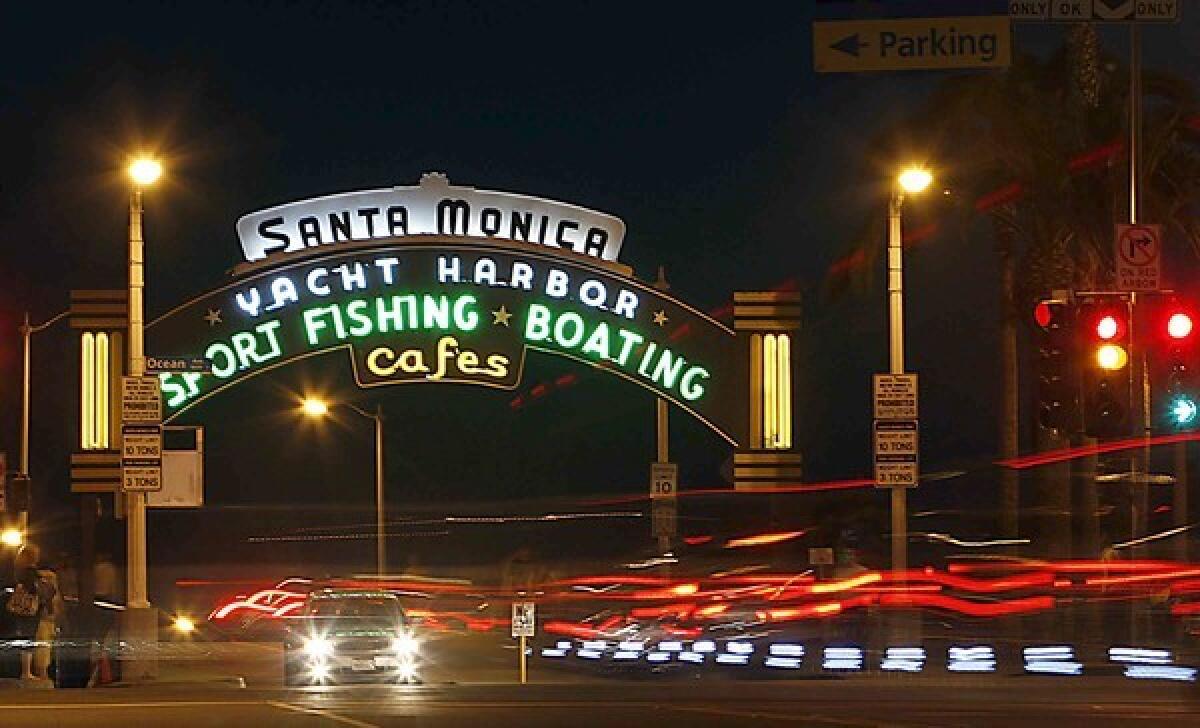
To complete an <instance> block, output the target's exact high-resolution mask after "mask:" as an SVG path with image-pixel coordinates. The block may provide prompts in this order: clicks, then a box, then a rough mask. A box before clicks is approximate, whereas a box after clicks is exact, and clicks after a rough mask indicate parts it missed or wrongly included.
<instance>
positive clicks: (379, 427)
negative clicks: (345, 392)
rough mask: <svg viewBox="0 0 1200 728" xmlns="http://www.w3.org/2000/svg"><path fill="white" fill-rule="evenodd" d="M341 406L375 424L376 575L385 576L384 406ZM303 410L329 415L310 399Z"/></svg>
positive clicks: (323, 406)
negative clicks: (371, 409)
mask: <svg viewBox="0 0 1200 728" xmlns="http://www.w3.org/2000/svg"><path fill="white" fill-rule="evenodd" d="M339 404H341V405H343V406H344V407H346V408H347V409H349V410H351V411H352V412H354V413H355V414H358V415H361V416H363V417H366V418H367V419H369V420H371V421H373V422H374V423H375V573H376V574H377V575H378V576H383V575H384V573H385V572H386V571H387V549H386V539H387V529H386V526H385V524H384V519H383V513H384V508H383V505H384V502H383V406H382V405H378V404H377V405H375V412H373V413H372V412H367V411H366V410H364V409H362V408H361V407H358V406H356V405H353V404H350V403H349V402H341V403H339ZM301 410H303V412H304V414H305V415H307V416H309V417H324V416H326V415H328V414H329V404H328V403H326V402H325V401H323V400H320V399H313V398H308V399H305V400H304V402H303V403H302V404H301Z"/></svg>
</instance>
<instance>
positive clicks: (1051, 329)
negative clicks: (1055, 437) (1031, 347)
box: [1033, 300, 1079, 432]
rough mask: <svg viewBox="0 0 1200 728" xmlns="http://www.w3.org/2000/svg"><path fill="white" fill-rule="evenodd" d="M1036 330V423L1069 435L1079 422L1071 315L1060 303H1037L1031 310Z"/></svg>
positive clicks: (1062, 303)
mask: <svg viewBox="0 0 1200 728" xmlns="http://www.w3.org/2000/svg"><path fill="white" fill-rule="evenodd" d="M1033 319H1034V322H1035V323H1037V331H1036V334H1035V335H1036V338H1037V341H1036V344H1037V349H1036V356H1037V360H1036V367H1037V385H1036V387H1037V407H1038V424H1040V425H1041V426H1042V427H1045V428H1046V429H1048V430H1056V431H1059V432H1071V431H1074V430H1076V429H1077V427H1078V422H1079V407H1078V402H1079V396H1078V378H1077V377H1076V376H1075V367H1074V362H1075V332H1074V331H1073V328H1074V319H1075V312H1074V309H1073V308H1072V307H1071V305H1070V304H1069V303H1067V302H1066V301H1061V300H1045V301H1039V302H1038V304H1037V305H1036V306H1035V307H1034V309H1033Z"/></svg>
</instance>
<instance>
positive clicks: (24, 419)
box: [17, 311, 71, 532]
mask: <svg viewBox="0 0 1200 728" xmlns="http://www.w3.org/2000/svg"><path fill="white" fill-rule="evenodd" d="M70 313H71V312H70V311H63V312H62V313H60V314H58V315H57V316H54V317H53V318H51V319H50V320H48V321H46V322H44V323H41V324H38V325H36V326H33V325H31V324H30V323H29V313H28V312H26V314H25V322H24V323H22V324H21V327H20V331H21V343H22V347H21V349H22V359H21V362H22V363H21V367H22V368H21V455H20V458H21V461H20V463H19V466H20V467H19V470H18V473H19V475H21V476H22V477H24V478H25V479H26V480H27V481H28V478H29V376H30V375H29V344H30V342H29V339H30V337H31V336H33V335H34V334H36V333H38V332H39V331H44V330H45V329H47V328H49V327H50V326H53V325H54V324H56V323H58V322H59V321H61V320H62V319H64V318H66V317H67V315H68V314H70ZM17 527H18V528H20V529H21V532H24V531H25V530H26V529H28V528H29V511H27V510H21V511H19V512H18V514H17Z"/></svg>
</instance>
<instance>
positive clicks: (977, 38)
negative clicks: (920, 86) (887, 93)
mask: <svg viewBox="0 0 1200 728" xmlns="http://www.w3.org/2000/svg"><path fill="white" fill-rule="evenodd" d="M1011 63H1012V30H1011V23H1010V20H1009V18H1008V16H1006V15H976V16H967V17H956V18H899V19H894V20H833V21H817V22H814V23H813V65H814V67H815V68H816V70H817V71H819V72H822V73H831V72H854V71H920V70H931V69H932V70H936V69H947V68H1006V67H1008V66H1009V65H1011Z"/></svg>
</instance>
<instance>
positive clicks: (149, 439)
mask: <svg viewBox="0 0 1200 728" xmlns="http://www.w3.org/2000/svg"><path fill="white" fill-rule="evenodd" d="M121 462H122V464H137V463H142V464H147V465H157V464H158V463H161V462H162V428H161V427H159V426H157V425H135V426H132V427H130V426H128V425H126V426H124V427H122V428H121Z"/></svg>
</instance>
